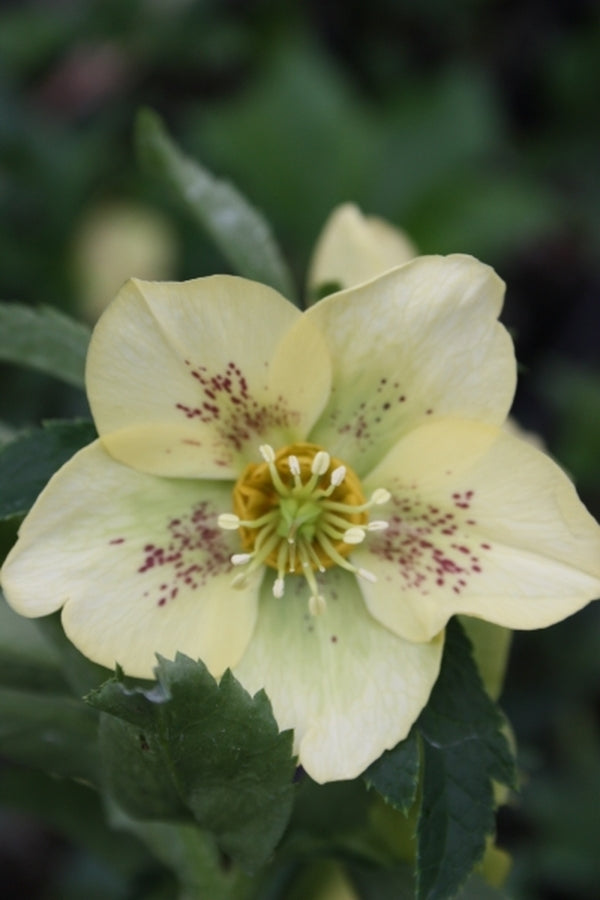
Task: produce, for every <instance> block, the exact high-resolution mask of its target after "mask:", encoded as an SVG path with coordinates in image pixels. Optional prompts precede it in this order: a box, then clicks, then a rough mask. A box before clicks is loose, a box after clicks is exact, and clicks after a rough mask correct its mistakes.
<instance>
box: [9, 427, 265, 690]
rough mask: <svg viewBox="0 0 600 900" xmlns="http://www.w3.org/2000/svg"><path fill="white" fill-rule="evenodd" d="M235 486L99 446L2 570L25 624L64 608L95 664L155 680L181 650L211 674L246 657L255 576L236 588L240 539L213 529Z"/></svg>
mask: <svg viewBox="0 0 600 900" xmlns="http://www.w3.org/2000/svg"><path fill="white" fill-rule="evenodd" d="M230 502H231V499H230V485H229V484H227V483H223V482H216V481H209V482H202V481H187V480H184V479H165V478H158V477H155V476H152V475H146V474H143V473H141V472H137V471H135V470H134V469H131V468H129V467H127V466H124V465H122V464H121V463H118V462H115V460H113V459H112V458H111V457H110V456H108V455H107V454H106V453H105V452H104V450H103V449H102V446H101V444H100V442H98V441H97V442H95V443H94V444H91V445H90V446H89V447H86V448H85V449H84V450H82V451H80V452H79V453H78V454H76V456H74V457H73V459H72V460H71V461H70V462H68V463H67V464H66V465H65V466H63V468H62V469H60V471H59V472H58V473H57V474H56V475H55V476H54V477H53V478H52V479H51V481H50V482H49V484H48V486H47V487H46V489H45V490H44V491H43V492H42V494H41V495H40V497H39V498H38V500H37V502H36V504H35V505H34V507H33V509H32V510H31V512H30V514H29V516H28V517H27V519H26V520H25V522H24V523H23V525H22V527H21V531H20V534H19V539H18V541H17V543H16V545H15V547H14V548H13V550H12V551H11V553H10V554H9V556H8V558H7V560H6V563H5V566H4V568H3V570H2V585H3V589H4V591H5V595H6V599H7V600H8V602H9V603H10V605H11V606H13V607H14V609H15V610H16V611H17V612H19V613H21V615H25V616H41V615H46V614H48V613H51V612H54V611H55V610H57V609H59V608H60V607H61V606H63V607H64V608H63V624H64V628H65V631H66V633H67V635H68V637H69V638H70V639H71V640H72V641H73V643H74V644H75V645H76V646H77V647H78V648H79V649H80V650H81V652H82V653H84V654H85V655H86V656H88V657H89V658H90V659H92V660H94V661H95V662H98V663H101V664H102V665H104V666H108V667H109V668H112V667H113V666H114V665H115V663H119V664H120V665H121V666H122V667H123V669H124V670H125V671H126V672H127V673H128V674H131V675H137V676H140V677H151V675H152V668H153V666H154V665H155V663H156V659H155V654H156V653H161V654H162V655H163V656H167V657H173V655H174V654H175V653H176V652H177V651H178V650H180V651H181V652H183V653H186V654H187V655H188V656H191V657H192V658H194V659H198V658H200V659H202V660H203V661H204V662H205V663H206V665H207V666H208V668H209V669H210V671H211V672H212V673H213V674H214V675H220V674H222V673H223V671H224V670H225V669H226V668H227V667H228V666H233V665H235V663H236V662H237V661H238V660H239V658H240V657H241V655H242V653H243V652H244V650H245V648H246V645H247V643H248V641H249V639H250V637H251V634H252V630H253V627H254V622H255V617H256V606H257V596H258V577H255V578H254V580H251V581H250V582H249V584H248V586H247V587H246V588H245V589H244V590H236V589H235V588H233V587H232V586H231V581H232V566H231V563H230V556H231V554H232V553H233V552H235V550H236V549H237V540H236V536H235V535H231V534H230V533H229V532H224V531H222V530H221V529H220V528H219V527H218V526H217V515H218V514H219V513H220V512H222V511H224V510H228V509H229V507H230Z"/></svg>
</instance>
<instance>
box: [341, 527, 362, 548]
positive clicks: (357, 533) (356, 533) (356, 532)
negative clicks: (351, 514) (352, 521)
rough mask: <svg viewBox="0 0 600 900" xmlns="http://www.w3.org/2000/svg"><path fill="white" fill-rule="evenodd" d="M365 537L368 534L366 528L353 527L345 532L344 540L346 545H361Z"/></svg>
mask: <svg viewBox="0 0 600 900" xmlns="http://www.w3.org/2000/svg"><path fill="white" fill-rule="evenodd" d="M365 537H366V534H365V530H364V528H360V527H359V526H358V525H353V526H352V527H351V528H347V529H346V530H345V532H344V536H343V538H342V540H343V542H344V543H345V544H361V543H362V542H363V541H364V539H365Z"/></svg>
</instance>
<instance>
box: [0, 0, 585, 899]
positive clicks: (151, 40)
mask: <svg viewBox="0 0 600 900" xmlns="http://www.w3.org/2000/svg"><path fill="white" fill-rule="evenodd" d="M599 78H600V17H599V14H598V10H597V5H596V4H594V3H593V2H592V0H555V2H553V3H543V2H538V0H522V2H517V0H502V2H500V0H457V2H454V3H447V2H444V0H423V2H421V3H419V4H418V5H417V4H412V3H409V2H408V0H400V2H394V0H371V2H369V3H368V4H364V3H360V2H354V0H350V2H349V0H346V2H342V0H312V2H304V3H297V4H295V3H293V2H291V3H287V4H284V3H277V2H274V0H237V2H234V0H226V2H223V0H89V2H83V3H82V2H77V0H53V2H52V0H46V2H14V3H12V4H11V3H8V4H4V6H3V9H2V11H1V12H0V166H1V168H0V298H1V299H3V300H6V301H18V302H20V303H23V304H26V305H34V306H37V305H39V304H43V305H46V306H51V307H54V308H56V309H57V310H61V311H63V312H68V313H71V314H74V315H75V316H76V317H77V318H79V319H81V320H82V321H87V322H93V320H94V318H95V316H96V315H97V313H98V311H99V308H100V307H101V306H102V305H103V304H104V303H105V302H107V301H108V300H109V299H110V297H111V295H112V294H113V293H114V291H115V290H116V289H117V288H118V286H119V282H120V281H122V280H124V278H125V277H127V275H129V274H136V275H152V274H153V273H155V274H156V275H157V276H161V277H173V278H186V277H194V276H198V275H201V274H208V273H212V272H215V271H228V270H229V269H228V263H227V261H226V260H225V259H224V258H223V257H222V256H220V255H219V252H218V250H216V249H215V247H214V245H213V244H212V243H211V242H210V241H209V239H208V238H202V237H201V236H200V235H199V233H198V230H197V226H196V223H195V221H194V219H193V216H192V215H191V214H190V212H189V211H188V210H185V209H182V208H181V207H180V206H179V205H178V204H177V203H176V202H175V201H174V199H173V196H172V194H171V193H170V192H169V190H168V188H167V186H165V185H164V184H163V182H162V181H160V182H159V181H157V180H155V179H153V178H152V177H150V176H149V174H148V171H147V169H143V168H141V167H140V166H139V165H138V164H137V162H136V159H135V154H134V151H133V145H132V144H133V142H132V125H133V121H134V118H135V114H136V111H137V110H138V108H139V107H140V106H143V105H145V106H150V107H152V108H154V109H156V110H157V111H158V112H159V113H160V114H161V115H162V116H163V118H164V119H165V120H166V122H167V124H168V126H169V128H170V130H171V132H172V133H173V134H174V135H175V136H176V137H177V140H178V142H179V143H180V144H181V146H182V147H184V148H185V151H186V152H187V153H188V154H189V155H190V156H192V157H197V158H198V159H200V160H201V161H202V162H203V163H205V164H206V166H207V167H208V168H209V169H210V170H211V171H213V172H214V173H216V174H217V175H218V176H222V177H225V178H227V179H231V180H232V181H233V182H234V183H235V184H237V185H238V186H239V187H240V189H241V190H242V191H243V192H244V193H245V194H246V195H247V196H248V197H249V198H250V199H251V201H252V202H253V203H254V204H255V205H256V206H257V207H258V208H260V209H262V210H263V211H264V213H265V214H266V216H267V218H268V219H269V220H270V221H271V223H272V224H273V227H274V230H275V233H276V234H277V236H278V238H279V240H280V242H281V244H282V245H283V248H284V251H285V253H286V256H287V259H288V261H289V262H290V264H291V266H292V270H293V272H294V275H295V277H296V280H297V286H298V289H299V290H301V286H302V280H303V273H304V272H305V270H306V265H307V261H308V257H309V253H310V248H311V245H312V243H313V241H314V238H315V237H316V235H317V233H318V231H319V229H320V227H321V225H322V223H323V221H324V219H325V217H326V216H327V214H328V212H329V211H330V209H331V207H332V206H333V205H334V204H336V203H339V202H343V201H345V200H349V199H351V200H354V201H355V202H357V203H358V204H359V205H360V206H361V207H362V208H363V209H364V210H365V211H366V212H369V213H377V214H379V215H382V216H385V217H386V218H388V219H390V220H391V221H392V222H394V223H395V224H397V225H401V226H403V227H404V228H406V230H407V231H408V232H409V233H410V234H411V236H412V237H413V239H414V240H415V242H416V243H417V245H418V246H419V248H420V250H421V251H422V252H450V251H464V252H469V253H473V254H474V255H476V256H479V257H480V258H482V259H483V260H485V261H486V262H489V263H491V264H492V265H493V266H494V267H495V268H496V269H497V270H498V271H499V273H500V274H501V275H502V276H503V277H504V278H505V280H506V281H507V284H508V293H507V304H506V310H505V314H504V321H505V323H506V324H507V325H508V327H509V328H510V329H511V331H512V332H513V334H514V337H515V341H516V345H517V353H518V358H519V361H520V363H521V369H522V371H521V381H520V387H519V391H518V396H517V403H516V407H515V410H516V416H517V418H518V419H519V421H520V423H521V424H522V425H523V426H524V427H525V428H527V429H531V430H534V431H536V432H538V433H539V434H540V435H541V436H542V438H543V440H544V441H545V442H546V445H547V447H548V448H549V450H550V452H551V453H552V454H553V455H554V456H555V457H556V458H557V459H558V460H559V461H560V462H561V463H562V464H563V465H564V466H565V467H566V468H567V469H568V470H569V471H570V473H571V474H572V475H573V477H574V478H575V480H576V482H577V484H578V487H579V489H580V492H581V494H582V496H583V498H584V500H585V501H586V502H587V504H588V505H589V507H590V508H591V510H592V511H593V512H594V513H595V515H596V516H598V515H600V476H599V474H598V460H599V459H600V367H599V362H598V349H597V348H598V336H599V331H600V296H599V295H600V265H599V263H598V259H600V252H599V251H600V167H599V166H598V157H597V148H598V146H599V141H600V120H599V119H598V116H597V115H596V109H597V89H598V82H599ZM114 235H118V236H119V237H118V239H117V240H115V239H114ZM140 246H141V248H142V249H141V250H140ZM148 247H150V248H151V249H152V252H151V255H150V259H145V258H144V256H147V248H148ZM148 267H149V268H148ZM36 315H37V314H36ZM44 315H46V314H44ZM43 321H46V320H43ZM48 321H49V322H51V321H52V319H51V317H50V319H48ZM49 327H50V326H49ZM3 358H5V359H7V358H8V357H7V356H6V355H5V356H4V357H3ZM41 369H42V370H43V369H44V366H43V365H42V366H41ZM0 379H1V386H0V440H6V439H8V438H9V437H12V436H14V435H15V434H17V433H20V432H21V431H23V432H24V434H23V441H24V442H25V444H24V445H26V442H27V434H28V429H30V428H31V427H33V426H38V425H39V424H40V422H41V420H43V419H47V418H66V417H71V416H84V417H85V416H86V415H87V409H86V406H85V399H84V397H83V395H82V393H81V391H79V390H78V389H77V388H76V387H75V386H69V385H65V384H62V383H59V382H58V381H56V380H55V379H53V378H51V377H49V376H48V375H46V374H44V371H40V372H39V373H38V372H30V371H24V370H21V369H19V368H16V367H14V366H12V365H11V364H10V363H7V364H6V365H4V366H3V367H2V368H1V369H0ZM48 439H49V440H50V439H51V436H50V437H49V438H48ZM13 537H14V525H13V524H11V523H8V524H5V525H3V526H2V530H1V531H0V541H1V542H2V545H3V548H4V549H7V548H8V546H9V544H10V542H11V541H12V539H13ZM3 640H4V641H5V643H6V644H7V646H9V645H10V635H9V633H8V632H5V633H4V638H3ZM599 647H600V611H599V609H598V608H597V607H594V606H592V607H590V608H589V609H587V610H585V611H584V612H583V613H581V614H580V615H578V616H576V617H575V618H574V619H573V620H571V621H568V622H566V623H563V624H561V625H560V626H557V627H556V628H553V629H549V630H547V631H543V632H539V633H533V634H521V635H517V636H516V637H515V641H514V646H513V653H512V659H511V664H510V667H509V673H508V679H507V684H506V688H505V691H504V695H503V699H502V702H503V706H504V708H505V709H506V711H507V713H508V715H509V718H510V719H511V720H512V722H513V724H514V727H515V731H516V733H517V734H518V736H519V762H520V766H521V770H522V773H523V779H524V786H523V792H522V795H521V798H520V799H519V800H518V801H517V802H516V803H515V804H514V805H512V806H511V807H509V808H508V809H507V810H505V811H504V812H503V813H501V817H500V829H499V839H500V843H501V845H502V846H504V847H505V848H507V849H509V850H510V851H511V852H512V853H513V854H514V858H515V863H514V868H513V872H512V874H511V877H510V880H509V883H508V886H507V893H509V894H510V896H512V897H514V898H515V900H538V898H539V900H567V898H568V900H592V898H595V897H596V896H597V885H598V884H599V883H600V857H599V856H598V853H597V837H598V834H599V833H600V803H598V796H599V793H600V690H599V688H598V685H599V684H600V653H599V652H598V648H599ZM31 653H32V658H33V657H35V658H36V659H37V660H39V659H40V658H41V659H42V660H43V664H44V666H46V667H47V680H46V681H45V684H46V686H47V688H48V689H49V690H50V689H51V688H52V686H53V685H54V686H56V685H58V684H59V683H60V681H61V678H62V676H61V675H60V673H59V672H58V670H57V667H56V661H55V659H54V658H53V657H52V655H51V653H50V651H49V650H48V649H47V646H46V645H45V644H44V645H43V648H42V645H41V644H40V646H37V645H36V646H32V647H31ZM38 671H39V669H38ZM20 674H22V675H23V677H26V674H27V673H26V672H22V673H20ZM3 683H6V682H5V681H3ZM31 687H32V688H34V687H35V688H36V689H37V688H38V687H39V686H38V685H31ZM7 702H8V701H7ZM71 714H72V710H71V709H70V707H69V705H68V704H66V705H65V706H64V708H63V707H61V709H60V710H59V711H58V712H57V715H64V716H67V717H68V716H70V715H71ZM87 727H88V726H87V722H86V721H83V720H82V722H81V733H82V735H85V733H86V728H87ZM60 756H61V752H60V748H57V758H60ZM26 762H27V761H26V760H24V764H26ZM92 762H93V761H92V760H87V764H89V765H91V764H92ZM62 790H63V788H62V787H61V791H62ZM71 794H72V796H70V797H69V799H68V803H70V804H73V806H74V808H79V807H80V808H81V819H82V821H85V820H87V821H89V823H90V825H89V826H88V833H87V834H85V835H82V834H73V833H71V832H70V831H69V824H68V821H67V819H66V818H65V817H62V818H61V815H60V803H58V802H57V798H58V797H59V796H60V797H62V798H63V800H61V803H65V802H67V801H65V800H64V794H63V793H60V794H59V785H58V783H56V782H53V781H52V780H50V779H42V778H41V776H38V775H37V774H33V773H32V772H31V771H29V770H28V769H26V768H25V765H24V767H22V768H21V767H15V766H9V765H3V766H1V767H0V804H1V806H2V811H1V812H0V848H1V849H0V868H1V869H2V871H3V873H6V874H5V883H6V884H8V883H11V882H12V883H13V884H14V885H15V888H14V889H15V891H16V893H15V894H14V896H28V897H31V898H37V897H40V898H43V900H48V898H54V897H60V898H61V900H68V898H70V897H80V896H82V895H83V894H84V892H85V894H86V896H88V898H89V900H94V898H96V897H98V898H104V897H108V896H115V897H121V896H123V897H126V896H127V894H126V893H118V891H119V890H120V889H121V888H120V887H119V886H120V885H121V886H122V885H123V884H130V883H132V881H135V879H136V878H138V879H140V878H141V879H149V880H148V883H147V884H148V886H147V888H144V891H145V892H142V894H140V896H144V897H148V898H150V897H151V895H152V892H153V891H155V890H156V896H157V897H158V896H159V893H158V891H159V889H162V887H163V886H164V885H163V882H164V884H166V885H167V887H168V884H167V881H168V876H167V875H166V874H165V873H164V871H163V870H159V869H157V870H156V872H154V873H153V872H152V871H151V870H149V869H148V868H147V856H146V855H145V851H143V849H142V847H141V845H140V846H139V847H138V845H137V844H135V840H136V839H135V838H134V837H131V841H132V847H134V848H135V849H133V850H132V849H131V848H129V850H131V852H126V851H127V849H128V848H127V847H126V846H125V845H126V841H127V838H124V837H123V836H122V835H119V836H118V838H117V837H113V838H110V837H107V835H106V834H97V833H94V830H93V827H92V825H91V823H92V822H93V816H92V814H91V812H90V811H89V806H90V804H91V803H92V799H91V798H90V797H89V796H88V795H87V793H86V792H85V791H84V790H83V788H79V786H77V785H73V786H72V791H71ZM41 795H43V796H47V797H48V804H47V808H48V810H50V809H52V810H54V813H53V814H52V815H50V814H48V815H47V816H46V818H45V820H44V821H43V822H42V823H41V824H40V821H39V818H38V817H36V816H39V803H37V804H36V803H35V802H34V798H36V797H37V798H39V797H40V796H41ZM78 804H79V806H78ZM33 813H36V816H34V815H33ZM146 837H147V842H148V841H149V840H150V839H152V840H155V841H158V842H160V840H161V838H160V836H157V835H153V836H152V838H148V836H146ZM82 845H83V846H85V848H86V849H85V850H83V849H81V847H82ZM34 853H35V854H36V859H37V860H38V865H37V866H36V867H35V868H32V867H31V866H30V865H28V864H27V863H26V860H27V859H31V855H32V854H34ZM136 853H138V858H137V862H136V861H135V860H136V857H135V854H136ZM11 874H12V875H14V877H12V878H10V877H9V876H10V875H11ZM151 875H152V876H153V877H152V878H151V877H150V876H151ZM357 878H358V880H360V877H359V876H358V875H357ZM165 879H166V881H165ZM150 884H151V885H152V887H150V886H149V885H150ZM384 890H385V888H384V887H382V888H381V893H380V896H384V894H383V891H384ZM6 896H7V900H9V896H10V895H6Z"/></svg>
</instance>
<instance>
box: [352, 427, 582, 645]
mask: <svg viewBox="0 0 600 900" xmlns="http://www.w3.org/2000/svg"><path fill="white" fill-rule="evenodd" d="M381 486H383V487H386V488H388V489H389V490H390V491H391V492H392V500H391V501H390V502H389V504H388V505H387V506H385V507H381V517H382V518H386V519H387V520H388V522H389V527H388V529H387V531H381V532H377V533H375V534H373V535H372V536H368V538H367V540H366V541H365V543H364V544H363V545H361V546H360V547H359V548H357V550H356V552H353V554H352V560H353V562H354V563H355V564H356V565H358V566H362V567H364V568H366V569H369V570H370V571H372V572H373V573H374V574H375V575H376V576H377V579H378V580H377V582H376V583H374V584H370V583H368V582H366V581H361V588H362V591H363V594H364V596H365V599H366V602H367V605H368V607H369V609H370V610H371V612H372V613H373V615H374V616H375V617H376V618H377V619H378V620H379V621H380V622H382V623H383V624H384V625H387V626H388V627H389V628H391V629H393V630H394V631H395V632H396V633H397V634H400V635H402V636H403V637H406V638H408V639H410V640H417V641H418V640H427V639H428V638H429V637H431V636H432V635H434V634H436V633H437V632H438V631H439V629H440V628H443V626H444V625H445V623H446V622H447V620H448V618H449V617H450V616H452V615H453V614H454V613H466V614H468V615H471V616H475V617H477V618H481V619H486V620H487V621H489V622H494V623H496V624H497V625H504V626H506V627H508V628H525V629H529V628H543V627H545V626H547V625H552V624H554V623H555V622H558V621H560V620H561V619H564V618H565V617H566V616H568V615H571V613H574V612H576V611H577V610H578V609H580V608H581V607H583V606H585V604H586V603H588V602H589V601H590V600H593V599H594V598H596V597H598V596H599V595H600V527H599V526H598V524H597V523H596V522H595V521H594V520H593V519H592V517H591V516H590V515H589V513H588V512H587V511H586V510H585V507H584V506H583V504H582V503H581V501H580V500H579V498H578V497H577V494H576V492H575V489H574V487H573V485H572V484H571V482H570V481H569V479H568V478H567V476H566V475H565V474H564V472H562V470H561V469H559V467H558V466H557V465H556V464H555V463H554V462H553V461H552V460H551V459H550V458H549V457H547V456H546V455H545V454H543V453H541V452H540V451H539V450H537V449H536V448H535V447H532V446H531V445H530V444H529V443H527V442H525V441H523V440H520V439H518V438H515V437H513V436H512V435H510V434H508V433H506V432H505V431H503V430H501V429H498V428H496V427H494V426H490V425H482V424H480V423H476V422H467V421H460V420H451V419H449V420H445V421H443V420H440V421H437V422H432V423H431V424H429V425H424V426H421V427H420V428H418V429H416V430H415V431H414V432H412V433H411V434H409V435H407V436H406V437H405V438H403V439H402V440H401V441H399V443H398V444H397V446H396V447H395V448H394V449H393V450H392V451H391V452H390V453H389V454H388V456H387V457H386V458H385V459H384V460H383V461H382V463H381V465H380V466H379V467H378V468H377V469H376V470H375V471H374V472H373V473H372V474H371V475H370V476H369V478H368V479H367V480H366V482H365V484H364V487H365V490H366V491H367V492H369V491H370V490H372V489H373V488H374V487H381Z"/></svg>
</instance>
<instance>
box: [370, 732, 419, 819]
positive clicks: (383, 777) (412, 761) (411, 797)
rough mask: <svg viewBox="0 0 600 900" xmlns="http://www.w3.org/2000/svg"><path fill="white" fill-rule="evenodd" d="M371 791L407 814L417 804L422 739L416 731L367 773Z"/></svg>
mask: <svg viewBox="0 0 600 900" xmlns="http://www.w3.org/2000/svg"><path fill="white" fill-rule="evenodd" d="M363 777H364V779H365V782H366V783H367V785H368V786H369V787H372V788H375V790H376V791H377V792H378V793H379V794H381V796H382V797H383V798H384V800H386V801H387V803H390V804H391V805H392V806H393V807H394V808H395V809H399V810H401V811H402V812H403V813H407V812H408V810H409V809H410V807H411V806H412V805H413V803H414V801H415V797H416V794H417V784H418V781H419V739H418V735H417V732H416V730H415V729H414V728H413V729H412V730H411V731H410V733H409V735H408V737H407V738H406V739H405V740H403V741H400V743H399V744H397V745H396V746H395V747H394V748H393V749H392V750H386V751H385V753H384V754H383V756H380V757H379V759H378V760H376V761H375V762H374V763H372V764H371V765H370V766H369V768H368V769H367V771H366V772H365V773H364V776H363Z"/></svg>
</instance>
